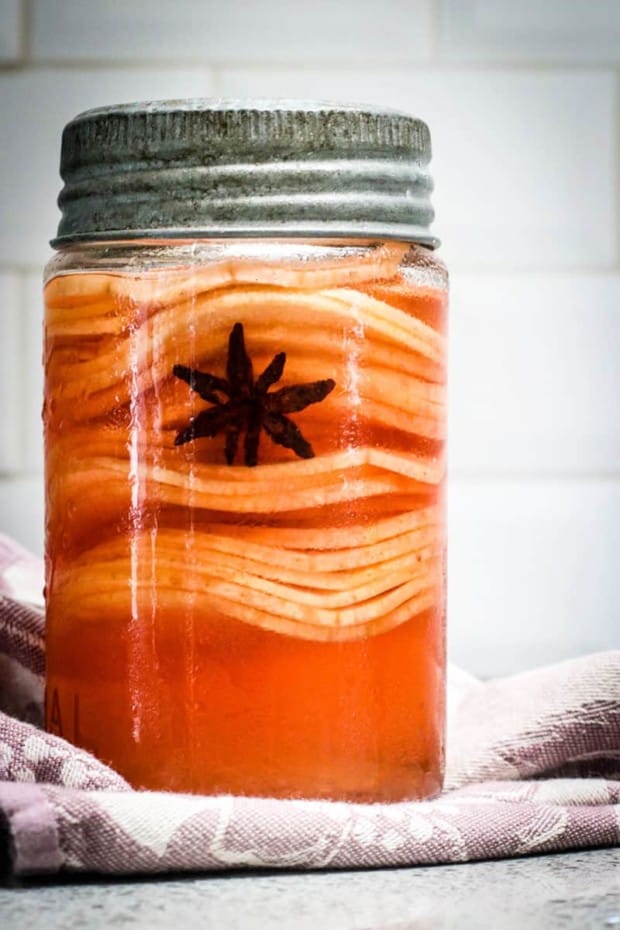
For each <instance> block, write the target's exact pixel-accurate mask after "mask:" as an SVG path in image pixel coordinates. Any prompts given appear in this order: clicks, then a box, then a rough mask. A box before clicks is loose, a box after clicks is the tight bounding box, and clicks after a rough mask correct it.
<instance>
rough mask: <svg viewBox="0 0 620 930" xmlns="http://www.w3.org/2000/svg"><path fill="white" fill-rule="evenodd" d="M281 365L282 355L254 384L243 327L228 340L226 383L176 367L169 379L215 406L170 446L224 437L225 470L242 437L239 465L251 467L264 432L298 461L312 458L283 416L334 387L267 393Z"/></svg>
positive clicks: (329, 383) (312, 385)
mask: <svg viewBox="0 0 620 930" xmlns="http://www.w3.org/2000/svg"><path fill="white" fill-rule="evenodd" d="M285 362H286V353H285V352H278V354H277V355H275V356H274V357H273V359H272V360H271V361H270V362H269V364H268V365H267V367H266V368H265V370H264V371H263V373H262V374H261V375H259V376H258V378H256V380H254V371H253V368H252V360H251V358H250V357H249V355H248V353H247V351H246V348H245V338H244V334H243V324H242V323H235V325H234V326H233V328H232V330H231V332H230V336H229V339H228V358H227V361H226V378H220V377H218V376H217V375H212V374H209V373H208V372H205V371H198V370H197V369H195V368H188V367H187V366H186V365H175V366H174V368H173V369H172V373H173V374H174V375H175V376H176V377H177V378H181V380H182V381H185V382H186V383H187V384H189V386H190V388H191V389H192V390H193V391H196V393H197V394H199V395H200V396H201V397H202V399H203V400H206V401H208V402H209V403H210V404H213V405H214V406H212V407H209V408H208V409H207V410H202V411H201V412H200V413H199V414H197V415H196V416H195V417H194V418H193V419H192V420H191V422H190V424H189V426H186V427H185V429H182V430H181V432H180V433H178V434H177V436H176V438H175V440H174V444H175V446H181V445H183V444H184V443H186V442H192V441H193V440H194V439H200V438H201V437H203V436H208V437H212V436H217V435H218V434H220V433H223V434H224V435H225V437H226V444H225V449H224V454H225V457H226V461H227V462H228V464H229V465H232V464H233V462H234V460H235V456H236V454H237V448H238V445H239V437H240V436H241V434H242V433H245V439H244V462H245V464H246V465H249V466H254V465H256V464H257V462H258V445H259V441H260V435H261V431H262V430H264V431H265V432H266V433H267V435H268V436H269V437H270V438H271V439H272V440H273V442H275V443H277V444H278V445H279V446H284V447H285V448H286V449H292V450H293V452H294V453H295V455H297V456H299V458H302V459H311V458H313V456H314V450H313V448H312V446H311V445H310V443H309V442H308V440H307V439H305V438H304V436H303V434H302V432H301V430H300V429H299V427H298V426H297V424H296V423H294V422H293V420H291V419H290V418H289V417H288V416H287V415H286V414H288V413H298V412H299V411H300V410H304V409H305V408H306V407H308V406H310V404H317V403H319V401H322V400H324V399H325V398H326V397H327V395H328V394H329V393H330V391H332V390H333V389H334V387H335V386H336V382H335V381H333V380H332V379H331V378H325V379H324V380H322V381H310V382H308V383H306V384H292V385H290V386H289V387H283V388H280V390H278V391H273V392H271V393H270V392H269V388H270V387H272V385H274V384H275V383H276V382H277V381H279V380H280V378H281V377H282V372H283V371H284V365H285Z"/></svg>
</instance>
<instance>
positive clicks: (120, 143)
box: [52, 99, 438, 248]
mask: <svg viewBox="0 0 620 930" xmlns="http://www.w3.org/2000/svg"><path fill="white" fill-rule="evenodd" d="M430 158H431V140H430V133H429V130H428V127H427V126H426V124H425V123H424V122H422V120H419V119H415V118H414V117H411V116H408V115H407V114H404V113H400V112H396V111H388V110H378V109H375V108H373V107H366V106H354V105H347V104H344V105H342V104H335V103H321V102H308V101H296V100H212V99H192V100H170V101H157V102H150V103H132V104H124V105H119V106H110V107H104V108H100V109H96V110H88V111H86V112H85V113H81V114H80V115H79V116H77V117H75V119H73V120H72V121H71V122H70V123H68V125H67V126H66V127H65V129H64V132H63V137H62V153H61V164H60V173H61V176H62V178H63V181H64V187H63V189H62V191H61V193H60V196H59V198H58V204H59V206H60V209H61V212H62V217H61V220H60V224H59V226H58V236H57V238H56V239H55V240H54V241H53V242H52V245H54V246H59V245H63V244H64V243H67V242H76V241H77V242H80V241H98V240H110V239H114V240H119V239H137V238H140V239H142V238H184V239H191V238H205V237H208V238H226V237H249V236H251V237H261V238H265V237H278V238H280V237H291V236H293V237H298V238H325V237H328V238H364V239H369V238H371V239H377V238H381V239H399V240H402V241H411V242H419V243H423V244H425V245H428V246H430V247H433V248H434V247H435V246H436V245H437V244H438V241H437V240H436V239H435V238H434V236H433V235H432V234H431V231H430V225H431V222H432V220H433V217H434V213H433V209H432V206H431V201H430V195H431V191H432V187H433V184H432V180H431V177H430V174H429V170H428V165H429V162H430Z"/></svg>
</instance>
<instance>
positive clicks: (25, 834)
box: [0, 782, 63, 875]
mask: <svg viewBox="0 0 620 930" xmlns="http://www.w3.org/2000/svg"><path fill="white" fill-rule="evenodd" d="M0 816H1V817H2V819H3V821H4V822H3V824H2V829H1V830H0V868H2V869H4V870H5V872H4V874H9V875H10V874H11V873H12V874H14V875H46V874H48V875H49V874H53V873H55V872H58V871H59V870H60V868H61V866H62V864H63V856H62V852H61V849H60V843H59V837H58V829H57V825H56V817H55V814H54V811H53V809H52V806H51V804H50V803H49V800H48V798H47V797H46V795H45V792H44V791H43V789H42V788H41V787H40V786H39V785H36V784H30V783H27V782H26V783H24V782H21V783H20V782H2V783H0ZM0 874H1V873H0Z"/></svg>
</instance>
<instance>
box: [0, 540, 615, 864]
mask: <svg viewBox="0 0 620 930" xmlns="http://www.w3.org/2000/svg"><path fill="white" fill-rule="evenodd" d="M37 577H40V565H39V564H38V563H37V561H36V560H34V559H33V558H32V557H31V556H29V555H28V554H27V553H25V552H24V551H23V550H19V549H18V548H17V547H15V546H14V544H13V543H12V542H11V541H10V540H7V539H6V538H2V537H0V861H1V860H4V861H7V862H9V863H10V866H9V867H10V869H11V871H12V872H13V874H15V875H20V876H24V875H33V874H42V873H43V874H44V873H55V872H59V871H61V870H62V871H73V872H93V871H94V872H100V873H108V874H131V873H157V872H166V871H179V870H216V869H231V868H235V869H236V868H244V867H255V868H256V867H268V868H274V867H287V868H291V867H296V868H307V869H309V868H326V867H329V868H349V867H360V866H403V865H416V864H428V863H447V862H466V861H470V860H473V859H489V858H503V857H509V856H522V855H527V854H529V853H540V852H549V851H552V850H564V849H576V848H583V847H594V846H614V845H617V844H618V843H619V841H620V781H619V780H618V779H619V776H620V652H611V653H599V654H596V655H591V656H587V657H585V658H581V659H575V660H573V661H569V662H563V663H561V664H559V665H556V666H553V667H550V668H542V669H538V670H536V671H532V672H529V673H526V674H521V675H516V676H514V677H512V678H506V679H503V680H496V681H491V682H488V683H485V684H481V683H479V682H477V681H476V680H475V679H473V678H471V677H470V676H468V675H465V674H464V673H462V672H458V670H454V671H453V672H452V681H451V683H450V684H449V727H448V754H447V778H446V790H445V793H444V794H443V795H442V796H441V797H439V798H437V799H436V800H433V801H427V802H417V803H416V802H408V803H399V804H371V805H370V804H345V803H336V802H324V801H280V800H273V799H269V798H243V797H228V796H220V797H202V796H198V795H186V794H172V793H162V792H149V791H133V790H132V789H131V788H130V786H129V785H128V784H127V783H126V782H125V781H124V780H123V778H121V776H120V775H118V774H117V773H116V772H113V771H112V770H111V769H110V768H108V767H107V766H105V765H103V764H102V763H101V762H99V761H98V760H97V759H95V758H94V757H93V756H91V755H89V754H88V753H86V752H83V751H81V750H78V749H75V748H74V747H73V746H71V745H70V744H69V743H67V742H65V741H64V740H62V739H60V738H58V737H55V736H51V735H49V734H46V733H45V732H43V731H42V730H41V729H40V726H41V717H42V697H43V680H44V664H45V651H44V636H43V611H42V608H41V606H37V604H36V603H33V601H36V600H38V599H39V594H38V590H37V585H36V584H35V583H33V579H35V578H37ZM3 846H4V848H2V847H3Z"/></svg>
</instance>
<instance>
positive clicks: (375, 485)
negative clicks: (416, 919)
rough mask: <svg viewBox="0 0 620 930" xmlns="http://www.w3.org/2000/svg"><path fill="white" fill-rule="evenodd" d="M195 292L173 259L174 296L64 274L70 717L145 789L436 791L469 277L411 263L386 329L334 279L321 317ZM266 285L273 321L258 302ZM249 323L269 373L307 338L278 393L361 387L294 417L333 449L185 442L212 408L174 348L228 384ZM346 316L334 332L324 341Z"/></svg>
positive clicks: (80, 738)
mask: <svg viewBox="0 0 620 930" xmlns="http://www.w3.org/2000/svg"><path fill="white" fill-rule="evenodd" d="M178 277H179V276H178V275H177V276H176V277H174V279H173V283H174V282H176V281H177V278H178ZM182 277H183V276H182V275H180V279H182ZM121 278H122V279H123V281H122V286H119V280H120V279H121ZM87 279H90V280H87ZM303 283H304V284H305V283H306V282H303ZM169 284H170V280H169V277H167V275H166V273H165V272H163V271H162V272H160V273H159V276H158V277H156V278H154V284H153V287H152V289H151V290H152V295H151V296H149V295H147V297H148V299H147V297H145V298H144V299H142V298H141V297H140V296H138V298H136V297H135V294H136V293H138V294H140V293H141V292H139V289H138V285H137V284H136V286H135V289H133V290H132V288H133V285H132V279H131V277H130V276H129V275H128V274H127V275H122V276H121V275H112V274H110V275H97V276H96V279H95V276H89V275H88V274H82V275H65V276H62V277H59V278H55V279H54V280H52V281H51V282H50V284H48V287H47V291H46V298H47V305H48V315H47V338H46V362H47V364H46V369H47V402H46V412H45V418H46V432H47V449H48V467H47V495H48V496H47V533H48V538H47V561H48V577H47V603H48V633H47V637H48V640H47V641H48V646H47V648H48V679H47V692H46V722H47V728H48V729H49V730H50V731H52V732H56V733H58V734H60V735H62V736H64V737H65V738H67V739H69V740H72V741H73V742H75V743H76V744H78V745H80V746H83V747H85V748H87V749H89V750H91V751H92V752H94V753H95V754H96V755H97V756H98V757H99V758H101V759H102V760H103V761H105V762H107V763H109V764H111V765H112V766H113V767H114V768H115V769H116V770H117V771H119V772H120V773H121V774H123V775H124V776H125V777H126V778H127V779H128V780H129V781H130V783H131V784H133V785H134V786H136V787H145V788H151V789H165V790H179V791H194V792H201V793H228V792H231V793H235V794H248V795H267V796H275V797H310V798H311V797H316V798H335V799H336V798H337V799H349V800H359V801H380V800H385V801H389V800H400V799H404V798H422V797H428V796H431V795H433V794H435V793H436V792H437V791H438V790H439V789H440V786H441V777H442V765H443V715H444V672H445V657H444V613H445V577H444V575H445V571H444V547H445V539H444V535H445V534H444V525H443V490H444V481H443V441H444V439H443V430H444V427H445V421H444V415H443V406H442V403H441V390H442V389H443V378H444V366H445V359H443V358H442V357H440V349H441V346H442V344H443V340H444V339H445V294H444V293H443V292H442V291H441V290H432V289H429V288H419V287H414V286H413V285H411V284H410V283H408V282H407V281H406V280H404V279H403V278H402V276H401V275H400V274H398V275H397V276H395V277H394V279H393V280H390V279H387V280H386V279H385V278H381V280H379V281H374V280H372V279H371V280H368V281H363V282H361V283H358V284H356V288H357V290H356V293H357V294H359V295H360V299H362V300H363V299H364V298H370V299H371V300H372V301H373V303H372V306H370V305H369V307H370V310H368V313H370V311H371V310H372V313H374V314H376V313H377V312H378V311H380V309H381V306H382V305H383V306H385V307H387V308H388V310H391V311H395V312H396V316H393V317H391V318H390V319H391V320H392V326H391V328H388V329H385V328H382V324H376V325H375V323H374V322H373V320H374V319H375V317H373V316H372V315H370V316H368V315H366V316H364V315H363V313H362V312H361V311H359V310H356V309H351V307H350V304H351V300H352V297H351V293H352V289H351V286H350V285H349V284H347V287H346V289H343V296H342V308H343V309H342V310H341V309H338V310H337V313H336V316H335V317H333V316H329V314H331V313H332V311H333V307H332V309H331V310H330V309H328V310H325V314H326V315H322V311H321V307H322V306H323V305H322V304H321V300H323V297H322V296H321V293H322V291H323V290H324V289H325V285H324V284H323V286H322V288H321V293H319V289H316V290H313V289H312V288H311V287H309V286H306V291H305V292H304V296H305V298H306V299H307V300H308V304H307V307H308V310H307V312H306V313H305V316H304V320H305V323H306V328H304V327H303V326H302V325H297V322H296V321H295V320H293V319H292V318H291V317H290V316H287V314H286V313H285V312H284V308H283V307H281V306H280V305H279V304H278V303H277V299H276V298H278V295H280V297H279V298H278V299H280V298H281V295H282V294H283V293H284V294H286V293H287V292H286V288H284V287H281V288H280V290H279V291H278V292H277V293H276V292H275V291H273V293H272V291H271V290H270V288H272V287H273V285H272V284H267V283H262V284H261V283H258V284H252V285H251V286H250V288H249V290H248V288H247V287H243V286H241V285H238V284H230V285H224V286H223V287H220V288H213V289H211V290H207V291H206V292H204V293H202V292H200V293H199V294H198V296H196V294H194V295H193V296H192V297H191V299H189V300H188V299H187V295H186V294H185V293H184V292H181V293H179V291H178V290H177V291H175V289H174V287H170V286H169ZM345 290H346V293H345V292H344V291H345ZM259 291H260V301H261V303H260V307H263V306H264V304H265V301H267V302H268V301H269V299H270V297H272V298H273V300H274V311H273V315H272V317H269V314H267V315H265V313H264V312H261V313H260V315H259V316H258V317H257V318H256V319H255V318H254V317H253V315H252V312H251V311H250V310H248V309H247V308H248V307H250V308H251V307H252V306H253V305H252V295H253V294H255V293H257V292H259ZM132 293H133V295H134V296H132V297H131V299H128V298H127V297H126V296H125V295H126V294H132ZM235 294H238V301H236V300H235V299H234V298H235ZM313 295H314V299H315V302H316V304H317V307H318V308H319V309H318V310H317V317H316V320H315V319H314V318H313V316H312V311H311V307H312V300H313ZM296 296H297V297H298V295H292V297H291V304H292V307H294V306H295V299H294V298H295V297H296ZM298 299H299V300H301V298H299V297H298ZM227 301H228V303H227ZM325 306H327V305H325ZM334 306H335V305H334ZM292 312H294V311H293V310H291V313H292ZM299 312H300V313H304V311H299ZM386 312H388V311H386ZM364 313H366V310H365V311H364ZM402 317H406V319H408V320H413V321H418V322H419V323H420V324H421V326H419V327H417V328H416V325H417V324H416V323H415V322H414V323H412V324H411V326H412V327H413V329H411V331H409V330H408V329H407V328H406V327H405V323H404V322H403V323H402V327H401V326H400V323H399V321H400V320H401V319H402ZM334 320H335V322H334ZM239 321H240V322H242V323H243V325H244V329H245V342H246V346H247V351H248V355H249V356H250V357H251V359H252V363H253V367H254V375H255V377H257V376H258V374H259V373H260V372H261V371H263V370H264V368H265V367H266V366H267V365H268V364H269V362H270V361H271V359H272V358H273V356H274V355H275V354H276V353H277V352H281V351H285V352H286V364H285V366H284V371H283V374H282V378H281V380H280V381H278V383H277V384H274V386H273V387H272V389H271V390H272V391H277V390H278V389H280V388H281V387H283V386H287V385H291V384H299V383H301V382H309V381H312V380H315V379H320V378H332V379H333V380H334V381H335V382H336V387H335V388H334V390H333V391H332V392H331V393H330V395H329V397H326V398H325V399H324V400H323V401H321V402H320V403H316V404H313V405H310V406H308V407H307V408H305V409H303V410H301V411H299V412H296V413H293V414H291V419H293V420H294V422H295V423H296V425H297V427H298V428H299V429H300V430H301V431H302V433H303V435H304V437H306V438H307V439H308V440H309V441H310V442H311V443H312V447H313V451H314V453H315V456H314V458H312V459H308V460H301V459H300V458H299V457H298V456H296V455H295V453H294V452H293V451H292V450H291V449H287V448H283V447H281V446H279V445H277V444H275V443H274V442H272V440H271V439H270V438H269V437H268V436H267V435H265V434H264V433H263V434H261V438H260V444H259V460H258V465H257V466H256V467H255V468H248V467H247V466H245V465H244V463H243V437H242V438H241V442H240V446H239V450H238V453H237V457H236V459H235V462H234V464H233V465H232V466H227V465H226V463H225V460H224V454H223V449H224V438H223V436H222V435H215V436H213V437H210V438H204V437H203V438H199V439H195V440H194V441H192V442H188V443H187V444H184V445H182V446H175V444H174V439H175V436H177V435H178V433H179V431H180V430H182V429H183V428H184V427H185V426H186V425H187V423H188V422H191V419H192V418H193V417H195V416H197V414H198V413H199V412H200V411H202V410H204V409H206V408H209V407H210V403H209V402H208V401H205V400H204V399H203V398H201V397H200V396H199V395H198V394H197V393H196V392H195V391H192V390H191V389H190V387H188V385H187V384H185V383H183V382H182V381H181V380H180V379H178V378H175V377H174V375H173V373H172V370H173V367H174V365H177V364H183V365H186V366H190V367H192V368H194V369H196V370H200V371H203V372H210V373H213V374H215V375H217V376H219V377H222V378H224V377H225V374H226V361H227V358H226V350H227V337H228V334H229V332H230V328H231V326H232V325H234V323H235V322H239ZM326 321H327V322H326ZM324 325H329V326H332V331H331V332H330V333H329V334H328V337H329V338H328V341H327V342H325V341H323V342H322V343H321V341H320V338H319V337H318V336H317V337H316V339H315V340H313V332H314V333H315V334H316V333H318V332H319V331H320V328H321V327H322V326H324ZM313 327H314V329H313ZM403 327H404V328H403ZM401 335H402V338H403V344H402V345H400V344H399V339H400V337H401ZM418 336H419V342H415V340H416V339H417V338H418ZM407 340H408V341H407ZM412 340H413V345H414V347H415V346H418V348H419V351H416V350H415V348H414V349H413V350H412V347H411V346H412ZM438 347H439V348H438ZM407 353H409V354H410V355H411V357H412V368H411V370H408V371H403V370H402V367H401V359H403V358H405V357H406V355H407ZM391 359H392V360H393V367H392V368H390V360H391ZM410 382H411V384H412V386H411V388H410V387H409V383H410ZM413 382H415V383H413ZM401 383H402V394H401V393H400V392H399V385H400V384H401ZM391 392H393V396H392V393H391ZM384 414H385V415H384ZM416 430H417V431H416ZM360 450H374V452H372V453H369V455H368V456H367V457H366V458H364V455H365V453H364V454H362V453H360ZM383 453H385V454H387V455H388V458H380V457H379V458H377V454H383ZM343 454H345V456H346V455H350V454H353V458H352V459H351V462H350V464H347V463H348V461H349V460H348V459H346V458H344V459H343ZM355 455H357V458H355ZM373 456H374V457H373ZM367 459H368V460H367ZM330 463H334V465H333V467H332V465H331V464H330ZM265 466H269V467H270V466H278V467H277V468H276V469H275V470H274V469H273V468H272V469H271V471H270V470H269V467H267V468H265ZM228 468H230V471H227V469H228ZM321 469H322V470H321ZM263 475H264V476H266V477H262V476H263ZM252 482H257V485H256V490H254V485H253V484H252ZM231 484H234V488H232V490H231ZM408 521H409V522H408ZM349 584H350V586H351V588H350V590H349V588H348V585H349Z"/></svg>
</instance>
